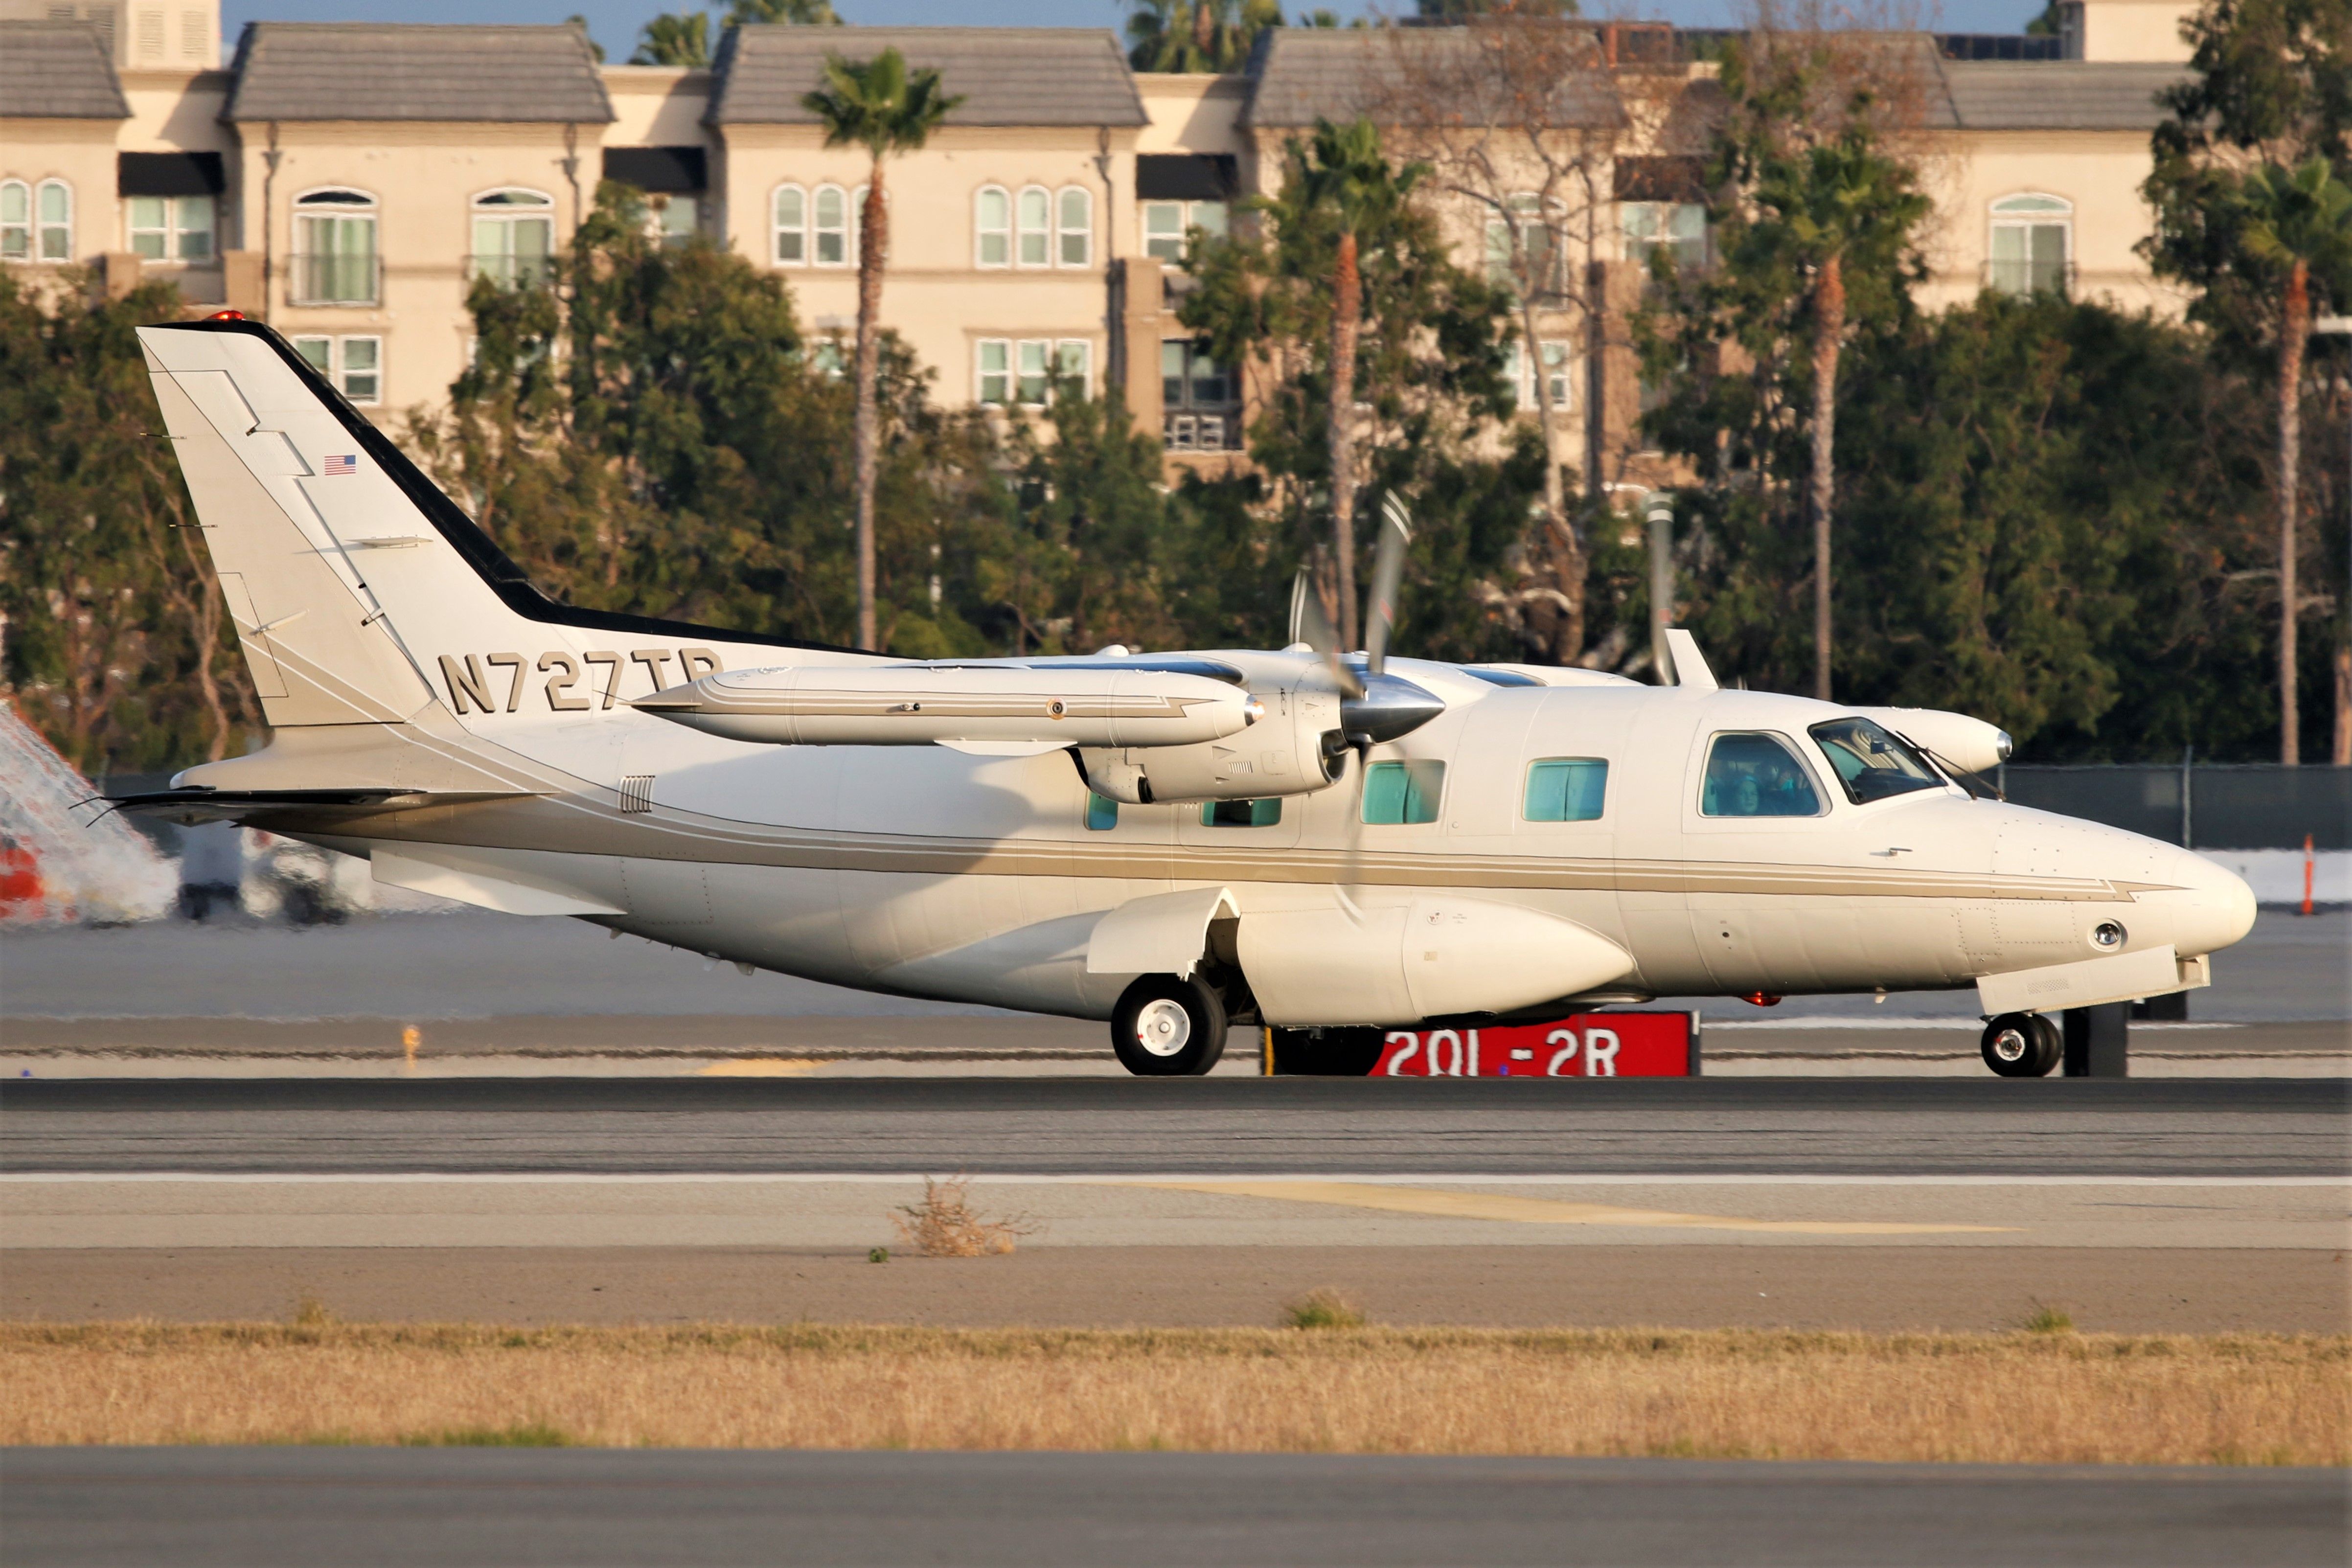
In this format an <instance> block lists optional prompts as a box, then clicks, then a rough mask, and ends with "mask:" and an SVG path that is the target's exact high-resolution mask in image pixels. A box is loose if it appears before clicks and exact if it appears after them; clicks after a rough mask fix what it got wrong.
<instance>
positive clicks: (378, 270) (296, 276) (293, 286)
mask: <svg viewBox="0 0 2352 1568" xmlns="http://www.w3.org/2000/svg"><path fill="white" fill-rule="evenodd" d="M289 263H290V265H291V267H292V269H293V270H292V276H291V277H289V279H288V280H287V282H288V287H289V290H290V292H291V293H292V296H293V303H295V304H297V305H374V304H377V303H380V302H381V301H382V299H383V262H382V261H381V260H380V259H378V258H377V257H375V256H320V255H317V254H315V253H312V254H305V253H303V252H299V251H298V252H296V253H295V254H294V255H293V256H291V257H290V258H289Z"/></svg>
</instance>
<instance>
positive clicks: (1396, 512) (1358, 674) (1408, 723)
mask: <svg viewBox="0 0 2352 1568" xmlns="http://www.w3.org/2000/svg"><path fill="white" fill-rule="evenodd" d="M1410 544H1412V519H1411V518H1410V517H1408V516H1407V515H1406V513H1405V509H1404V504H1403V503H1402V502H1401V501H1399V500H1398V499H1397V498H1396V496H1395V495H1394V494H1393V493H1391V494H1390V495H1388V496H1386V497H1383V498H1382V499H1381V542H1380V547H1379V551H1378V553H1377V554H1376V555H1375V556H1374V558H1373V562H1372V593H1371V602H1370V604H1369V605H1368V606H1366V614H1365V617H1364V621H1365V625H1364V649H1363V652H1362V653H1353V654H1349V653H1342V652H1341V650H1340V648H1339V632H1337V631H1335V630H1334V629H1333V628H1332V625H1331V618H1330V616H1328V615H1327V614H1326V613H1324V611H1323V601H1322V598H1321V596H1320V595H1319V594H1318V593H1317V592H1316V591H1315V587H1314V584H1313V583H1312V582H1311V581H1309V580H1308V574H1307V571H1306V570H1303V569H1302V570H1300V572H1299V574H1298V577H1297V580H1296V581H1295V582H1293V583H1292V584H1291V589H1290V640H1291V641H1292V642H1293V643H1306V644H1307V646H1308V647H1310V648H1312V649H1314V650H1315V652H1317V653H1320V654H1321V655H1322V656H1323V662H1324V664H1327V665H1328V666H1329V667H1330V671H1331V678H1332V680H1333V682H1335V683H1336V684H1337V685H1338V686H1339V693H1340V696H1341V698H1342V700H1341V702H1340V704H1339V729H1338V730H1337V731H1336V732H1334V734H1333V736H1332V737H1328V739H1327V741H1326V746H1327V747H1328V749H1329V750H1330V751H1331V752H1332V754H1333V755H1334V756H1336V755H1337V753H1338V751H1339V747H1354V748H1355V751H1356V753H1357V756H1358V757H1359V758H1361V757H1362V755H1363V754H1364V753H1365V752H1368V751H1370V749H1371V748H1372V747H1375V746H1378V745H1380V744H1381V742H1383V741H1390V740H1395V739H1397V738H1398V737H1401V736H1405V735H1410V734H1412V732H1413V731H1414V730H1416V729H1419V728H1420V727H1422V726H1423V725H1424V724H1427V723H1428V722H1429V721H1430V720H1431V719H1433V718H1435V717H1436V716H1438V715H1439V714H1442V713H1444V711H1445V703H1444V699H1443V698H1440V697H1439V696H1437V695H1435V694H1434V693H1432V692H1430V691H1427V690H1425V689H1424V688H1423V687H1421V686H1417V685H1414V684H1413V683H1412V682H1411V681H1408V680H1405V679H1404V678H1403V677H1402V676H1399V675H1391V674H1388V673H1387V671H1388V652H1389V632H1390V630H1391V628H1392V627H1393V626H1394V625H1395V624H1396V599H1397V586H1398V584H1399V583H1401V582H1402V580H1403V579H1404V552H1405V549H1406V547H1407V546H1409V545H1410Z"/></svg>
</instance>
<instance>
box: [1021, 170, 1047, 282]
mask: <svg viewBox="0 0 2352 1568" xmlns="http://www.w3.org/2000/svg"><path fill="white" fill-rule="evenodd" d="M1014 212H1015V214H1017V219H1018V223H1019V226H1020V241H1021V248H1020V251H1019V253H1018V254H1019V256H1020V264H1021V265H1022V266H1023V267H1051V266H1052V265H1053V264H1054V251H1053V246H1054V193H1052V192H1051V191H1048V190H1047V189H1045V186H1043V185H1024V186H1023V187H1022V188H1021V200H1020V202H1019V203H1018V204H1017V205H1016V206H1015V208H1014Z"/></svg>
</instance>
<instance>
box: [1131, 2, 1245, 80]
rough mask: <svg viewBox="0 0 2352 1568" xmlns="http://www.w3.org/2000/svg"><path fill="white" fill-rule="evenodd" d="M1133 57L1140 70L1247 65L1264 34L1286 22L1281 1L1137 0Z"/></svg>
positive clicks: (1210, 69) (1214, 69) (1230, 68)
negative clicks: (1259, 37) (1251, 53)
mask: <svg viewBox="0 0 2352 1568" xmlns="http://www.w3.org/2000/svg"><path fill="white" fill-rule="evenodd" d="M1131 5H1132V9H1130V10H1129V13H1128V16H1127V46H1128V47H1127V61H1128V64H1129V65H1130V66H1132V67H1134V68H1136V69H1137V70H1139V71H1201V72H1215V73H1222V72H1225V71H1237V70H1239V69H1241V68H1242V64H1243V62H1244V61H1245V60H1247V59H1248V58H1249V52H1250V46H1251V45H1253V44H1255V42H1256V41H1257V36H1258V34H1259V33H1261V32H1263V31H1265V29H1266V28H1268V27H1279V26H1282V6H1281V5H1280V3H1279V0H1131Z"/></svg>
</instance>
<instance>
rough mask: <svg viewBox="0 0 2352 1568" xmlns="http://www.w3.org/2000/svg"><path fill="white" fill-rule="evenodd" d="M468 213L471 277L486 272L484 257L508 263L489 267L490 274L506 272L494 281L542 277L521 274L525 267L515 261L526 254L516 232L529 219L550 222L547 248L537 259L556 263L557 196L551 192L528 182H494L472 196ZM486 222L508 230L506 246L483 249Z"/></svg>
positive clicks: (520, 281)
mask: <svg viewBox="0 0 2352 1568" xmlns="http://www.w3.org/2000/svg"><path fill="white" fill-rule="evenodd" d="M502 196H503V197H516V196H519V197H521V198H523V199H522V200H520V201H517V202H501V201H499V198H500V197H502ZM466 214H467V227H466V243H467V256H468V257H469V258H470V267H469V276H470V277H483V276H485V273H486V269H485V268H484V267H483V265H482V264H483V263H484V262H485V261H496V262H501V263H504V264H506V265H505V266H504V267H503V268H499V267H491V268H488V269H487V271H488V273H491V274H496V273H498V272H500V271H503V272H504V274H505V276H503V277H496V278H495V281H497V282H499V283H500V284H503V285H505V286H506V287H509V288H512V287H517V286H519V285H522V284H526V283H536V282H538V281H540V278H539V277H529V278H526V277H523V276H522V269H521V268H520V267H517V266H516V265H515V263H516V262H518V261H519V260H520V259H522V257H523V255H524V254H525V253H520V252H518V251H517V250H516V249H515V246H514V235H515V232H516V231H517V230H518V229H520V227H521V226H522V225H524V224H527V223H537V224H544V225H547V249H546V250H545V251H544V252H543V253H542V254H541V256H539V257H537V258H535V259H537V260H539V261H540V262H541V265H542V266H552V265H553V263H554V259H555V243H556V235H555V198H554V196H553V195H551V194H550V193H548V192H545V191H539V190H533V189H532V188H531V187H530V186H529V185H497V186H493V187H492V188H491V189H489V190H487V191H478V192H476V193H474V196H473V198H472V199H471V200H470V201H469V202H467V206H466ZM484 224H493V225H499V226H500V227H502V228H504V229H505V230H506V231H507V237H506V249H505V250H503V251H485V250H483V249H482V225H484Z"/></svg>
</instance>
